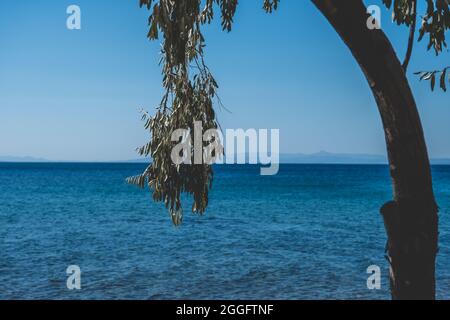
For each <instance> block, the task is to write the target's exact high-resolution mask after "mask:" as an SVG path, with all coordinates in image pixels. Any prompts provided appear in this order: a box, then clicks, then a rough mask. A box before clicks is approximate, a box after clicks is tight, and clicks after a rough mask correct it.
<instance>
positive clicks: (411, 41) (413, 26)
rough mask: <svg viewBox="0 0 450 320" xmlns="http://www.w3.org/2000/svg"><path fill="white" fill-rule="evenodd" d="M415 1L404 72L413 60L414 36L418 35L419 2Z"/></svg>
mask: <svg viewBox="0 0 450 320" xmlns="http://www.w3.org/2000/svg"><path fill="white" fill-rule="evenodd" d="M412 1H413V10H414V12H413V14H412V19H413V21H412V22H411V25H410V26H409V39H408V49H407V50H406V57H405V61H404V62H403V70H405V73H406V71H407V70H408V65H409V61H410V60H411V54H412V50H413V46H414V35H415V33H416V23H417V0H412Z"/></svg>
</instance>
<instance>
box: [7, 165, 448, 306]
mask: <svg viewBox="0 0 450 320" xmlns="http://www.w3.org/2000/svg"><path fill="white" fill-rule="evenodd" d="M143 168H144V165H142V164H6V163H5V164H0V283H1V284H2V285H1V288H0V299H18V298H20V299H335V298H337V299H387V298H389V288H388V266H387V262H386V261H385V258H384V245H385V241H386V237H385V233H384V227H383V223H382V219H381V217H380V215H379V213H378V209H379V207H380V205H382V204H383V203H384V202H385V201H387V200H389V199H390V198H391V196H390V194H391V187H390V179H389V173H388V168H387V167H386V166H350V165H349V166H345V165H282V166H281V171H280V173H279V174H278V175H277V176H274V177H262V176H259V169H258V167H253V166H221V167H218V168H217V170H216V180H215V185H214V190H213V192H212V195H211V204H210V207H209V209H208V212H207V214H206V216H204V217H198V216H194V215H192V214H190V213H186V215H185V219H184V223H183V226H182V227H181V228H175V227H173V226H172V225H171V222H170V219H169V217H168V213H167V211H166V210H165V209H164V208H163V206H162V205H161V204H155V203H153V202H152V201H151V198H150V193H149V191H148V190H145V191H143V190H140V189H137V188H135V187H133V186H129V185H127V184H126V183H125V181H124V179H125V177H127V176H130V175H134V174H137V173H139V172H140V171H141V170H142V169H143ZM433 176H434V181H435V189H436V196H437V199H438V202H439V205H440V207H441V212H440V216H441V218H440V230H441V237H440V239H441V243H440V254H439V258H438V268H437V274H438V280H437V286H438V298H441V299H448V298H450V220H449V218H450V217H449V213H450V167H446V166H435V167H433ZM188 206H190V202H186V207H188ZM73 264H75V265H79V266H80V267H81V270H82V278H81V279H82V290H80V291H69V290H68V289H67V288H66V279H67V276H66V273H65V272H66V268H67V266H69V265H73ZM373 264H376V265H379V266H380V267H381V270H382V273H383V275H382V288H381V290H375V291H372V290H368V289H367V287H366V279H367V276H368V275H367V274H366V268H367V267H368V266H370V265H373Z"/></svg>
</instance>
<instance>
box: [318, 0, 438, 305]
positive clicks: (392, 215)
mask: <svg viewBox="0 0 450 320" xmlns="http://www.w3.org/2000/svg"><path fill="white" fill-rule="evenodd" d="M312 2H313V3H314V4H315V5H316V6H317V8H318V9H319V10H320V11H321V12H322V13H323V15H324V16H325V17H326V18H327V19H328V21H329V22H330V23H331V25H332V26H333V28H334V29H335V30H336V31H337V32H338V33H339V35H340V36H341V38H342V40H343V41H344V42H345V44H346V45H347V46H348V47H349V49H350V51H351V52H352V54H353V56H354V57H355V59H356V60H357V62H358V63H359V65H360V67H361V69H362V71H363V72H364V74H365V76H366V78H367V81H368V82H369V85H370V88H371V89H372V92H373V94H374V96H375V99H376V102H377V105H378V109H379V112H380V115H381V118H382V122H383V126H384V131H385V136H386V143H387V151H388V157H389V164H390V172H391V176H392V182H393V191H394V192H393V193H394V199H393V201H390V202H388V203H387V204H385V205H384V206H383V207H382V208H381V213H382V215H383V218H384V224H385V227H386V232H387V235H388V244H387V248H386V249H387V258H388V260H389V262H390V266H391V268H390V270H391V275H390V276H391V292H392V298H393V299H434V298H435V260H436V254H437V248H438V214H437V212H438V208H437V205H436V202H435V199H434V194H433V187H432V179H431V173H430V163H429V159H428V153H427V149H426V145H425V139H424V135H423V129H422V125H421V122H420V117H419V114H418V111H417V107H416V103H415V101H414V97H413V95H412V92H411V89H410V87H409V84H408V80H407V79H406V76H405V74H404V71H403V68H402V65H401V63H400V61H399V60H398V58H397V56H396V54H395V52H394V49H393V48H392V45H391V43H390V42H389V40H388V39H387V37H386V36H385V34H384V33H383V31H381V30H370V29H369V28H367V19H368V17H369V15H368V14H367V12H366V7H365V6H364V4H363V2H362V1H361V0H312Z"/></svg>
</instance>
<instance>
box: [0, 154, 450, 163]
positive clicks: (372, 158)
mask: <svg viewBox="0 0 450 320" xmlns="http://www.w3.org/2000/svg"><path fill="white" fill-rule="evenodd" d="M150 161H151V159H146V158H143V159H131V160H121V161H114V160H113V161H57V160H48V159H43V158H34V157H15V156H0V162H17V163H26V162H29V163H38V162H50V163H51V162H65V163H69V162H77V163H78V162H79V163H83V162H91V163H148V162H150ZM280 163H285V164H387V157H386V156H384V155H376V154H364V153H354V154H353V153H331V152H326V151H320V152H317V153H312V154H305V153H292V154H290V153H282V154H280ZM431 164H434V165H450V159H447V158H434V159H431Z"/></svg>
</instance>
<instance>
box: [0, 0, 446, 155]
mask: <svg viewBox="0 0 450 320" xmlns="http://www.w3.org/2000/svg"><path fill="white" fill-rule="evenodd" d="M70 4H77V5H79V6H80V7H81V10H82V30H79V31H70V30H67V29H66V19H67V14H66V8H67V6H68V5H70ZM366 4H378V5H380V4H381V1H380V0H373V1H366ZM261 5H262V0H255V1H241V3H240V6H239V8H238V13H237V16H236V19H235V22H236V23H235V25H234V30H233V32H232V33H230V34H227V33H224V32H222V31H221V30H220V27H219V26H218V24H217V23H215V24H213V25H211V26H210V27H208V28H207V30H206V32H205V34H206V39H207V62H208V64H209V66H210V67H211V69H212V71H213V72H214V73H215V75H216V78H217V80H218V82H219V84H220V86H221V88H220V95H221V98H222V100H223V102H224V104H225V105H226V107H227V108H228V109H229V110H231V113H228V112H226V111H219V113H218V116H219V120H220V122H221V124H222V127H223V128H269V129H270V128H279V129H280V134H281V151H282V152H285V153H297V152H301V153H313V152H317V151H320V150H326V151H329V152H345V153H372V154H383V153H385V144H384V137H383V132H382V127H381V123H380V119H379V116H378V113H377V109H376V106H375V103H374V99H373V97H372V95H371V93H370V90H369V87H368V85H367V84H366V82H365V79H364V77H363V75H362V73H361V71H360V70H359V68H358V66H357V65H356V63H355V61H354V60H353V58H352V57H351V55H350V53H349V51H348V50H347V48H346V47H345V46H344V45H343V44H342V42H341V40H340V39H339V38H338V36H337V35H336V34H335V33H334V31H333V30H332V29H331V27H330V26H329V25H328V23H327V22H326V21H325V19H324V18H323V17H322V16H321V15H320V14H319V13H318V11H317V10H316V8H315V7H314V6H313V5H312V4H311V3H310V1H307V0H303V1H298V0H284V1H282V3H281V7H280V10H279V11H278V12H277V13H275V14H273V15H267V14H265V13H263V11H262V10H261ZM382 18H383V20H382V23H383V25H382V26H383V29H384V30H385V31H386V32H387V33H388V35H389V36H390V38H391V39H392V41H393V43H394V45H395V47H396V49H397V52H398V54H399V56H400V57H401V58H402V59H403V55H404V51H405V46H406V39H407V30H406V29H405V28H404V27H397V26H394V25H392V23H391V21H390V13H388V12H387V11H383V16H382ZM146 33H147V12H146V10H144V9H139V6H138V0H132V1H130V0H115V1H107V0H72V1H65V0H58V1H54V0H42V1H31V0H25V1H17V0H2V1H0V156H6V155H12V156H34V157H43V158H47V159H52V160H85V161H101V160H125V159H133V158H137V155H136V154H135V151H134V149H135V147H137V146H139V145H141V144H142V143H144V142H145V141H146V139H147V138H148V136H147V133H146V132H145V131H144V130H143V127H142V123H141V122H140V116H139V114H138V112H137V110H138V108H139V107H144V108H145V109H147V110H149V111H152V112H153V110H154V107H155V106H156V105H157V104H158V102H159V101H160V97H161V92H162V91H161V73H160V67H159V66H158V61H159V50H160V46H159V43H157V42H153V43H152V42H149V41H148V40H147V39H146ZM448 58H449V54H448V53H444V54H443V55H442V57H440V58H438V59H436V58H435V57H434V54H433V53H432V52H429V53H427V52H426V50H425V49H424V47H423V45H420V46H417V47H416V49H415V51H414V54H413V61H412V64H411V66H410V73H412V71H415V70H420V69H434V68H437V67H441V66H444V64H445V63H447V64H448V60H449V59H448ZM410 82H411V84H412V87H413V90H414V93H415V97H416V99H417V102H418V105H419V108H420V113H421V115H422V119H423V123H424V128H425V133H426V137H427V141H428V146H429V150H430V153H431V155H432V156H433V157H450V139H449V137H450V103H449V93H447V94H445V93H441V92H438V93H434V94H433V93H431V92H430V90H429V87H428V85H426V84H423V83H419V82H418V81H417V80H416V79H415V78H414V77H413V76H411V75H410Z"/></svg>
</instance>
